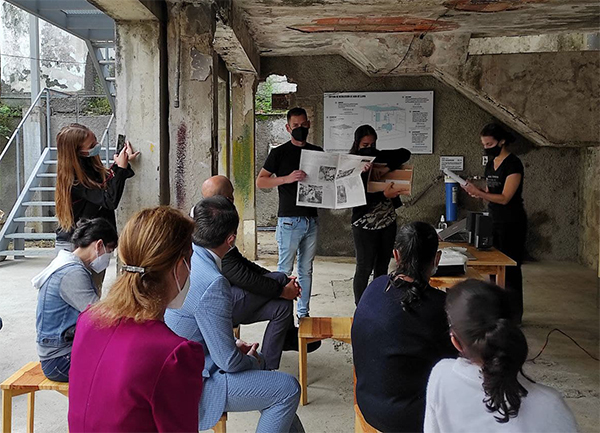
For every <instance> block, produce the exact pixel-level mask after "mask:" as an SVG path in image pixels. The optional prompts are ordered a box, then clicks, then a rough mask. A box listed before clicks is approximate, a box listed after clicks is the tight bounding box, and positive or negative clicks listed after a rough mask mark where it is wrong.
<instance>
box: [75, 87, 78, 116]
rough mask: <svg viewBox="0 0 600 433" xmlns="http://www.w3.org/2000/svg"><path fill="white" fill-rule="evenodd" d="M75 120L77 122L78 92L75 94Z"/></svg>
mask: <svg viewBox="0 0 600 433" xmlns="http://www.w3.org/2000/svg"><path fill="white" fill-rule="evenodd" d="M75 122H77V123H79V94H78V93H77V94H75Z"/></svg>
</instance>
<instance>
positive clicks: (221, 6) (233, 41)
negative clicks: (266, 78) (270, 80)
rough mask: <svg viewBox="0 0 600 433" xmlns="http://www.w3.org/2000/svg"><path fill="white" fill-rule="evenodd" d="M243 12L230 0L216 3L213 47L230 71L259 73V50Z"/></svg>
mask: <svg viewBox="0 0 600 433" xmlns="http://www.w3.org/2000/svg"><path fill="white" fill-rule="evenodd" d="M244 14H245V12H244V11H243V10H242V9H241V8H240V7H239V6H237V4H234V3H233V2H231V1H220V2H218V4H217V17H218V19H217V28H216V32H215V40H214V48H215V51H216V52H217V53H219V55H220V56H221V57H222V58H223V60H225V62H226V63H227V67H228V68H229V70H230V71H232V72H243V73H253V74H256V75H258V74H259V73H260V51H259V50H258V47H257V46H256V44H255V42H254V38H253V37H252V35H251V34H250V30H249V28H248V25H247V23H246V21H245V19H244Z"/></svg>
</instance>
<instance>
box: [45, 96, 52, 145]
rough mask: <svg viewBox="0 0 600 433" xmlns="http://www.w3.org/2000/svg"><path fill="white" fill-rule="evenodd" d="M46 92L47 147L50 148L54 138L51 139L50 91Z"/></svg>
mask: <svg viewBox="0 0 600 433" xmlns="http://www.w3.org/2000/svg"><path fill="white" fill-rule="evenodd" d="M44 90H45V91H46V146H47V147H48V148H49V147H50V145H51V144H52V138H51V137H50V115H51V111H50V92H49V91H48V89H44Z"/></svg>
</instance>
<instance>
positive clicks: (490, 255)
mask: <svg viewBox="0 0 600 433" xmlns="http://www.w3.org/2000/svg"><path fill="white" fill-rule="evenodd" d="M449 247H462V248H466V249H467V254H468V255H470V256H472V257H475V260H471V259H469V261H468V262H467V266H468V267H470V268H473V269H475V270H476V271H477V272H478V273H480V274H481V275H495V276H496V284H498V285H499V286H500V287H504V286H505V284H506V267H507V266H517V262H515V261H514V260H513V259H511V258H510V257H508V256H507V255H506V254H503V253H501V252H500V251H498V250H497V249H496V248H490V249H489V250H478V249H477V248H475V247H474V246H473V245H469V244H465V243H452V242H440V248H449Z"/></svg>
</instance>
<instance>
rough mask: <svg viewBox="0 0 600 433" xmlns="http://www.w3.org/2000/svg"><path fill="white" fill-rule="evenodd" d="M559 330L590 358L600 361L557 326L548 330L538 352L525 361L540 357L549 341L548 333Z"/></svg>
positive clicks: (532, 360)
mask: <svg viewBox="0 0 600 433" xmlns="http://www.w3.org/2000/svg"><path fill="white" fill-rule="evenodd" d="M555 331H557V332H560V333H561V334H562V335H564V336H565V337H567V338H568V339H569V340H571V341H572V342H573V343H575V345H576V346H577V347H579V348H580V349H581V350H583V351H584V352H585V353H586V354H587V355H588V356H589V357H590V358H592V359H593V360H594V361H600V360H599V359H598V358H596V357H595V356H594V355H592V354H591V353H590V352H588V351H587V350H585V349H584V348H583V347H581V345H580V344H579V343H578V342H577V341H575V339H574V338H573V337H571V336H570V335H568V334H566V333H565V332H563V331H561V330H560V329H558V328H554V329H553V330H551V331H550V332H548V335H546V342H545V343H544V345H543V346H542V348H541V349H540V351H539V353H538V354H537V355H535V356H534V357H533V358H531V359H528V360H527V361H531V362H534V361H535V360H536V359H537V358H539V357H540V355H541V354H542V353H543V352H544V349H546V346H547V345H548V341H550V334H552V333H553V332H555Z"/></svg>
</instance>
